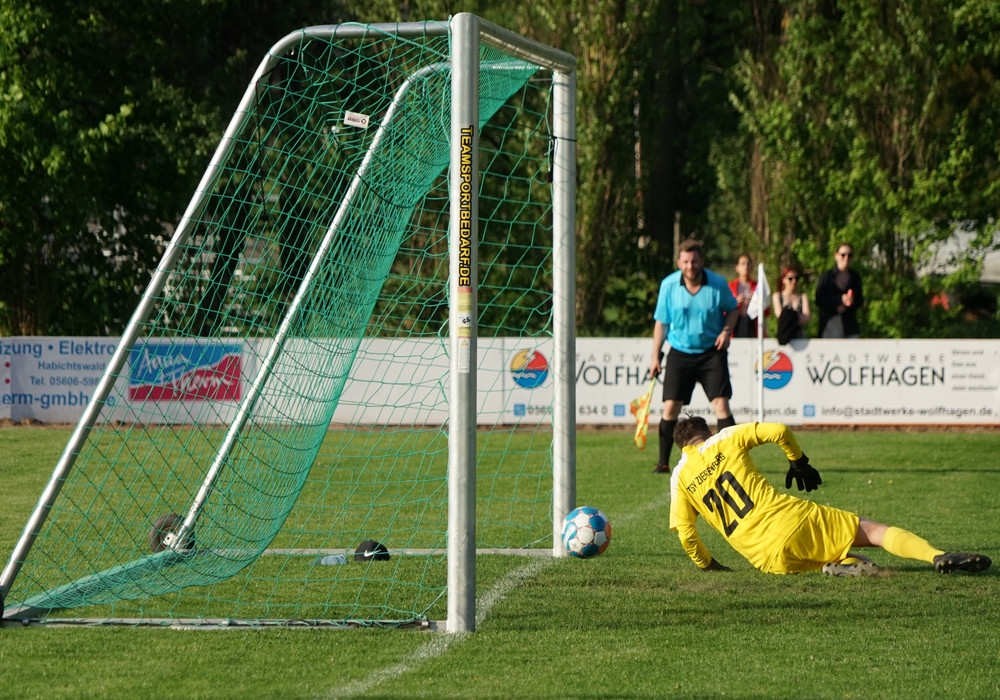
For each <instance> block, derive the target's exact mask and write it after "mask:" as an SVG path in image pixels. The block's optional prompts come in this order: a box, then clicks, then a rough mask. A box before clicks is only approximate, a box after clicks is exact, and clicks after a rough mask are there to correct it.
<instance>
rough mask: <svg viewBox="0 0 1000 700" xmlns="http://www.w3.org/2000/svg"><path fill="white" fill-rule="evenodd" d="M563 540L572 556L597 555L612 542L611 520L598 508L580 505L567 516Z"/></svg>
mask: <svg viewBox="0 0 1000 700" xmlns="http://www.w3.org/2000/svg"><path fill="white" fill-rule="evenodd" d="M562 541H563V546H565V547H566V551H567V552H569V553H570V555H571V556H574V557H579V558H580V559H590V558H591V557H596V556H597V555H598V554H601V553H602V552H603V551H604V550H605V549H607V548H608V545H609V544H611V521H610V520H608V516H606V515H605V514H604V513H602V512H601V511H599V510H597V508H591V507H590V506H580V507H579V508H576V509H574V510H571V511H570V512H569V515H567V516H566V520H565V521H564V524H563V531H562Z"/></svg>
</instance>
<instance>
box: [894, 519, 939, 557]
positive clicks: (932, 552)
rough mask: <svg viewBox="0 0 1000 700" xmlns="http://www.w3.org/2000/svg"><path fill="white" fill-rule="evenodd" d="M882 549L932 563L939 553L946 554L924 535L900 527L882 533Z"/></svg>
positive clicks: (898, 555)
mask: <svg viewBox="0 0 1000 700" xmlns="http://www.w3.org/2000/svg"><path fill="white" fill-rule="evenodd" d="M882 549H884V550H885V551H887V552H889V553H890V554H895V555H896V556H897V557H903V558H904V559H916V560H918V561H925V562H927V563H928V564H932V563H933V562H934V557H936V556H937V555H938V554H944V551H943V550H940V549H935V548H934V546H933V545H931V543H930V542H928V541H927V540H925V539H924V538H923V537H918V536H917V535H914V534H913V533H912V532H910V531H909V530H904V529H902V528H899V527H890V528H889V529H887V530H886V531H885V534H884V535H882Z"/></svg>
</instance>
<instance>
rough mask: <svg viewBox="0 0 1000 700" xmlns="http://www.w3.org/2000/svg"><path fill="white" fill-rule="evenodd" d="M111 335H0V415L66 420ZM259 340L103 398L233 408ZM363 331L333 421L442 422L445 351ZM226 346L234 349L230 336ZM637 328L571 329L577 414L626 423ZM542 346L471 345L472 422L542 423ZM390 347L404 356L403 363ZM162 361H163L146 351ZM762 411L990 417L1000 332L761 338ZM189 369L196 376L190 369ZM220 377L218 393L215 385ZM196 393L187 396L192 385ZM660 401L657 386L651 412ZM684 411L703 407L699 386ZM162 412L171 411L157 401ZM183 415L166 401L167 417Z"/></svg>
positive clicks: (752, 386)
mask: <svg viewBox="0 0 1000 700" xmlns="http://www.w3.org/2000/svg"><path fill="white" fill-rule="evenodd" d="M116 341H117V339H116V338H79V337H14V338H0V419H4V418H6V419H10V420H13V421H15V422H19V421H21V420H24V419H34V420H38V421H41V422H43V423H75V422H76V421H77V419H78V418H79V417H80V414H81V413H82V411H83V408H84V406H86V405H87V403H88V402H89V400H90V397H91V394H92V393H93V391H94V388H95V387H96V386H97V383H98V380H99V379H100V377H101V374H102V373H103V371H104V368H105V365H106V364H107V362H108V360H109V359H110V357H111V354H112V352H113V351H114V347H115V343H116ZM263 342H264V341H261V344H260V345H257V346H253V345H240V344H239V343H238V342H237V343H230V342H227V343H218V345H220V346H225V348H223V350H222V351H220V352H200V353H197V354H196V357H195V358H191V357H180V356H178V357H175V358H167V359H168V360H169V359H172V360H173V361H174V364H175V365H177V367H178V371H177V372H176V373H175V374H173V375H172V378H171V379H170V380H169V381H170V382H173V384H171V385H170V386H173V387H174V388H175V389H176V387H177V386H182V387H186V389H185V391H177V390H174V391H171V390H170V386H167V385H166V384H164V386H151V385H150V384H149V381H150V380H149V377H148V376H146V375H143V371H142V367H140V365H141V363H139V362H137V363H136V365H135V366H134V367H133V366H132V365H131V364H130V365H129V367H128V368H127V371H126V372H125V373H124V374H123V376H122V377H121V378H120V380H119V382H118V383H117V384H116V386H115V390H114V392H113V393H112V395H111V397H109V403H112V404H113V405H115V406H116V411H117V413H118V414H119V415H121V416H125V415H127V411H128V406H129V404H130V403H131V402H135V401H150V400H158V401H171V402H174V403H176V404H177V407H178V409H182V408H183V406H182V405H181V402H182V401H183V400H185V399H180V398H178V396H179V395H187V396H190V395H191V393H192V392H191V390H190V388H191V387H192V386H194V387H195V388H196V389H195V391H196V392H197V390H198V389H197V388H198V387H204V388H205V390H206V391H208V390H211V391H214V393H213V394H211V395H207V394H204V395H199V396H198V397H197V399H196V400H197V401H199V402H202V403H204V402H214V403H215V404H216V406H217V407H218V405H219V404H222V405H223V406H225V405H227V404H230V405H232V407H233V409H234V410H235V407H236V405H237V402H238V397H239V396H240V395H241V388H240V384H241V383H242V382H245V381H247V379H248V378H249V377H252V376H253V373H254V370H255V365H256V362H257V358H259V357H260V356H261V352H262V350H263V348H262V347H261V346H262V344H263ZM399 342H400V341H387V340H377V339H371V340H368V341H366V342H365V343H363V344H362V348H361V351H360V352H359V354H358V357H357V360H356V362H355V364H354V367H353V369H352V371H351V377H352V378H351V379H349V380H348V382H347V385H346V386H345V389H344V393H343V396H342V398H341V401H340V405H339V407H338V409H337V412H336V414H335V415H334V422H335V423H338V422H343V423H353V424H357V423H362V424H363V423H389V424H394V423H399V424H413V423H428V424H437V423H443V422H444V421H445V420H446V419H447V408H446V406H445V405H444V403H443V397H444V396H445V395H446V393H447V390H446V387H447V377H448V360H447V356H446V354H445V349H446V348H445V347H444V344H443V343H442V342H441V341H434V340H421V341H413V342H411V343H408V346H409V347H407V348H406V349H405V352H403V351H401V349H400V348H398V347H394V344H395V345H398V343H399ZM234 345H235V346H236V347H235V348H234V347H233V346H234ZM651 351H652V341H651V340H650V339H648V338H581V339H578V340H577V356H576V367H575V368H574V373H575V375H576V378H577V379H576V389H577V422H578V423H579V424H581V425H584V424H592V425H623V426H629V425H634V420H633V418H632V415H631V414H630V413H629V410H628V405H629V402H630V401H631V400H632V399H634V398H636V397H637V396H638V395H640V394H642V393H643V392H644V391H645V389H646V387H647V386H648V371H649V370H648V367H649V355H650V352H651ZM551 356H552V354H551V352H550V345H549V344H548V343H546V342H538V341H537V340H534V339H518V338H498V339H481V340H480V342H479V366H480V370H479V375H478V386H479V390H480V422H482V423H491V424H492V423H496V422H500V423H505V424H512V425H514V424H518V423H527V422H538V421H547V420H548V415H549V408H550V404H551V386H552V380H551V367H550V358H551ZM401 358H410V359H407V360H402V359H401ZM159 359H163V358H159ZM763 364H764V373H763V377H764V391H763V397H764V417H765V419H766V420H773V421H780V422H783V423H787V424H789V425H810V424H812V425H831V424H841V425H911V424H913V425H916V424H924V425H1000V340H808V341H807V340H802V341H793V343H792V344H791V345H783V346H779V345H778V344H777V343H776V341H774V340H773V339H766V340H765V341H764V362H763ZM729 366H730V372H731V374H732V378H733V390H734V395H733V399H732V402H731V405H732V409H733V414H734V415H735V417H736V420H737V421H738V422H746V421H750V420H755V419H756V418H757V416H758V409H759V407H758V396H759V391H758V384H757V382H758V381H759V380H758V367H757V343H756V341H753V340H735V341H734V342H733V345H732V347H731V349H730V351H729ZM194 376H197V381H192V379H191V378H192V377H194ZM220 386H225V387H227V388H225V390H224V391H220V390H219V387H220ZM196 395H197V393H196ZM660 408H661V401H660V395H659V393H658V392H657V394H656V397H655V401H654V407H653V411H652V412H651V420H652V421H653V422H655V421H656V420H657V416H658V414H659V411H660ZM688 412H689V413H695V414H699V415H705V416H706V417H710V416H711V414H712V412H711V408H710V407H709V404H708V401H707V400H706V398H705V396H704V394H703V393H702V392H701V389H700V388H698V389H697V390H696V391H695V397H694V400H693V401H692V405H691V406H690V407H689V409H688ZM168 413H170V412H168ZM185 415H191V412H190V411H188V410H178V411H177V412H176V416H177V417H180V416H185Z"/></svg>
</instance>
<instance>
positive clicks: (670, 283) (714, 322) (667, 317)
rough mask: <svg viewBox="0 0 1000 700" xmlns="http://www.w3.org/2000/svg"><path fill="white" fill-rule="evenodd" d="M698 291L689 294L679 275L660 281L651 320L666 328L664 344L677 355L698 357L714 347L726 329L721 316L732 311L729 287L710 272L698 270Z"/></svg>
mask: <svg viewBox="0 0 1000 700" xmlns="http://www.w3.org/2000/svg"><path fill="white" fill-rule="evenodd" d="M701 273H702V282H701V289H699V290H698V293H697V294H691V292H689V291H688V290H687V287H685V286H684V280H683V278H682V277H681V271H680V270H678V271H677V272H674V273H672V274H669V275H667V276H666V277H664V278H663V281H662V282H661V283H660V294H659V296H658V297H657V299H656V310H655V311H654V312H653V318H654V319H655V320H657V321H659V322H660V323H662V324H663V325H665V326H667V342H668V343H670V347H672V348H676V349H677V350H680V351H681V352H687V353H692V354H696V353H701V352H705V351H706V350H709V349H710V348H712V347H714V345H715V339H716V338H718V337H719V333H721V332H722V329H723V328H725V327H726V316H725V314H726V313H728V312H730V311H733V310H735V309H736V306H737V304H736V297H734V296H733V293H732V291H730V289H729V283H728V282H726V280H725V279H724V278H723V277H721V276H720V275H717V274H715V273H714V272H712V271H711V270H704V269H703V270H702V271H701Z"/></svg>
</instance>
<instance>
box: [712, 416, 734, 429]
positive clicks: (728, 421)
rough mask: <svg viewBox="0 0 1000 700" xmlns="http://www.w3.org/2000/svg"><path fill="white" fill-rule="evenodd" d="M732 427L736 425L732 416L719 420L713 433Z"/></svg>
mask: <svg viewBox="0 0 1000 700" xmlns="http://www.w3.org/2000/svg"><path fill="white" fill-rule="evenodd" d="M732 425H736V419H735V418H733V416H732V414H730V416H729V417H728V418H720V419H719V421H718V422H717V423H716V424H715V432H719V431H720V430H722V429H723V428H728V427H730V426H732Z"/></svg>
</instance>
